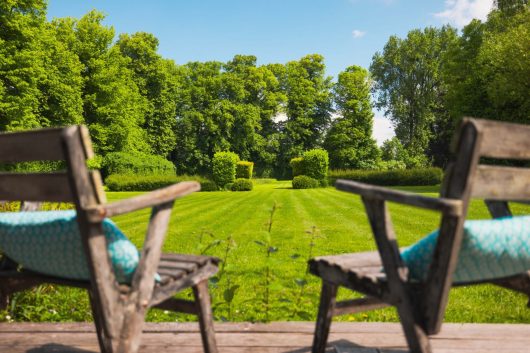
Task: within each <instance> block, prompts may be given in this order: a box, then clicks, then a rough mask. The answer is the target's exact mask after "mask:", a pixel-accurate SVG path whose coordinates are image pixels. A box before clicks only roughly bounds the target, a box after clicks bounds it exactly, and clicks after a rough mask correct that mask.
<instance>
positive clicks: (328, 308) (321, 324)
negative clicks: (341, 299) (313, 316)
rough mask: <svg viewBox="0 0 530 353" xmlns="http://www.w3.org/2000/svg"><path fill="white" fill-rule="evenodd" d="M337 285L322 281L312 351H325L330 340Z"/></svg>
mask: <svg viewBox="0 0 530 353" xmlns="http://www.w3.org/2000/svg"><path fill="white" fill-rule="evenodd" d="M336 296H337V286H336V285H334V284H330V283H327V282H325V281H322V293H321V294H320V306H319V307H318V317H317V324H316V328H315V336H314V338H313V349H312V351H311V352H312V353H324V352H325V351H326V344H327V342H328V336H329V329H330V326H331V319H332V318H333V309H334V308H335V302H336Z"/></svg>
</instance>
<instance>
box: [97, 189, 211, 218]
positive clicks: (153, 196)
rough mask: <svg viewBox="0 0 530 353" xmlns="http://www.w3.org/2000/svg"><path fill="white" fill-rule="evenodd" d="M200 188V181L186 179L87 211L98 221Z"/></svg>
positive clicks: (170, 199) (165, 200) (159, 202)
mask: <svg viewBox="0 0 530 353" xmlns="http://www.w3.org/2000/svg"><path fill="white" fill-rule="evenodd" d="M200 189H201V185H200V184H199V183H197V182H195V181H185V182H181V183H178V184H174V185H171V186H168V187H165V188H162V189H158V190H155V191H151V192H149V193H146V194H143V195H140V196H136V197H131V198H130V199H126V200H121V201H116V202H113V203H110V204H106V205H93V206H92V207H87V212H88V215H89V217H90V220H91V221H92V222H98V221H101V220H103V219H104V218H105V217H114V216H118V215H120V214H124V213H129V212H133V211H136V210H139V209H142V208H148V207H153V206H156V205H160V204H163V203H166V202H169V201H173V200H175V199H178V198H180V197H183V196H186V195H188V194H191V193H192V192H195V191H199V190H200Z"/></svg>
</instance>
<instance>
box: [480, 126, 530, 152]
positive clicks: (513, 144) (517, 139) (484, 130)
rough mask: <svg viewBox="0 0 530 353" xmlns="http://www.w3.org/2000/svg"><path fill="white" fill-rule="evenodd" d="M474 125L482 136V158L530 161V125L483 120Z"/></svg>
mask: <svg viewBox="0 0 530 353" xmlns="http://www.w3.org/2000/svg"><path fill="white" fill-rule="evenodd" d="M473 124H474V125H475V126H476V127H477V129H478V130H479V131H480V133H481V134H482V141H483V142H482V144H481V146H480V155H481V156H484V157H491V158H509V159H530V125H520V124H513V123H506V122H498V121H492V120H481V119H473Z"/></svg>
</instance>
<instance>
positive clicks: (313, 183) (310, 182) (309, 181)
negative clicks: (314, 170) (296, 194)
mask: <svg viewBox="0 0 530 353" xmlns="http://www.w3.org/2000/svg"><path fill="white" fill-rule="evenodd" d="M319 186H320V182H319V181H318V180H316V179H314V178H311V177H310V176H307V175H297V176H295V177H294V178H293V189H314V188H318V187H319Z"/></svg>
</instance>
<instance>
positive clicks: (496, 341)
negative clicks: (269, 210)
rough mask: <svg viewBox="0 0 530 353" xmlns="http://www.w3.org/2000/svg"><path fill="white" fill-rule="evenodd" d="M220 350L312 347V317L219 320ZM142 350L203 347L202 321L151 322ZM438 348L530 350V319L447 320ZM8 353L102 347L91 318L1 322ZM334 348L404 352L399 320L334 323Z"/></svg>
mask: <svg viewBox="0 0 530 353" xmlns="http://www.w3.org/2000/svg"><path fill="white" fill-rule="evenodd" d="M215 328H216V331H217V342H218V346H219V351H220V353H246V352H255V353H280V352H281V353H308V352H310V348H309V346H310V344H311V341H312V337H313V328H314V324H313V323H311V322H303V323H300V322H276V323H271V324H250V323H224V324H216V326H215ZM144 332H145V333H144V335H143V338H142V349H141V352H142V353H200V352H202V347H201V340H200V335H199V331H198V325H197V324H193V323H183V324H179V323H163V324H147V327H146V330H145V331H144ZM432 344H433V347H434V352H435V353H449V352H452V353H453V352H454V353H471V352H483V353H493V352H499V353H523V352H525V353H529V352H530V324H529V325H522V324H519V325H494V324H445V325H444V326H443V329H442V332H441V333H440V334H439V335H437V336H434V337H433V339H432ZM0 352H2V353H4V352H5V353H22V352H24V353H94V352H99V349H98V345H97V338H96V334H95V332H94V328H93V326H92V325H91V324H88V323H72V324H32V323H28V324H19V323H11V324H8V323H3V324H0ZM329 352H330V353H404V352H407V349H406V345H405V340H404V337H403V334H402V332H401V327H400V326H399V324H389V323H334V324H333V325H332V326H331V335H330V349H329Z"/></svg>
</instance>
